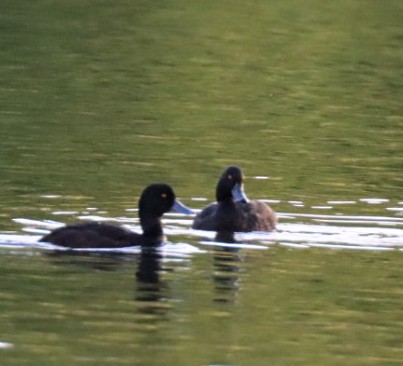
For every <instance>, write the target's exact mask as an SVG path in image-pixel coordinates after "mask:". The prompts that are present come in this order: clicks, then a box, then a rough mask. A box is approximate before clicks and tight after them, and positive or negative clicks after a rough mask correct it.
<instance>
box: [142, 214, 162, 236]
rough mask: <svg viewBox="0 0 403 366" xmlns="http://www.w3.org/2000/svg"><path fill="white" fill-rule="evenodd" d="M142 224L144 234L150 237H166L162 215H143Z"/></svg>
mask: <svg viewBox="0 0 403 366" xmlns="http://www.w3.org/2000/svg"><path fill="white" fill-rule="evenodd" d="M140 224H141V227H142V228H143V236H144V237H146V238H150V239H161V238H163V237H164V233H163V229H162V223H161V218H160V217H155V216H149V215H141V217H140Z"/></svg>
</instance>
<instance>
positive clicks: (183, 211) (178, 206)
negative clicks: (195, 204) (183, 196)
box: [171, 200, 195, 215]
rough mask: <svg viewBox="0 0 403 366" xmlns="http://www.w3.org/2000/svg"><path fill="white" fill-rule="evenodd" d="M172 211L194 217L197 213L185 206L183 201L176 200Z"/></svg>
mask: <svg viewBox="0 0 403 366" xmlns="http://www.w3.org/2000/svg"><path fill="white" fill-rule="evenodd" d="M171 211H175V212H178V213H181V214H184V215H193V214H194V213H195V212H194V211H193V210H192V209H191V208H189V207H187V206H185V205H184V204H183V203H182V202H181V201H178V200H175V202H174V205H173V206H172V209H171Z"/></svg>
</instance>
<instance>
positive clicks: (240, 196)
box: [231, 184, 249, 203]
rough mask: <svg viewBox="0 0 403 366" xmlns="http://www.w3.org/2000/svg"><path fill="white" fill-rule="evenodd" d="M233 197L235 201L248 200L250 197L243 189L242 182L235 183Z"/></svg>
mask: <svg viewBox="0 0 403 366" xmlns="http://www.w3.org/2000/svg"><path fill="white" fill-rule="evenodd" d="M231 193H232V198H233V199H234V201H235V202H245V203H246V202H248V201H249V200H248V197H246V194H245V192H244V190H243V186H242V184H235V186H234V188H232V191H231Z"/></svg>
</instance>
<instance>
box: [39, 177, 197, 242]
mask: <svg viewBox="0 0 403 366" xmlns="http://www.w3.org/2000/svg"><path fill="white" fill-rule="evenodd" d="M138 207H139V217H140V224H141V227H142V229H143V233H142V234H138V233H134V232H131V231H130V230H127V229H125V228H122V227H119V226H115V225H111V224H101V223H97V222H91V223H82V224H81V223H80V224H75V225H68V226H64V227H61V228H59V229H56V230H54V231H52V232H51V233H49V234H48V235H46V236H44V237H43V238H42V239H41V240H40V241H42V242H47V243H53V244H57V245H62V246H65V247H70V248H119V247H127V246H135V245H141V246H145V247H153V246H157V245H159V244H161V243H163V242H164V241H165V236H164V233H163V228H162V223H161V217H162V215H163V214H164V213H166V212H169V211H171V210H174V211H177V212H180V213H183V214H191V213H192V210H190V209H189V208H187V207H186V206H184V205H183V204H182V203H180V202H179V201H178V200H177V199H176V197H175V193H174V191H173V189H172V188H171V187H170V186H169V185H167V184H151V185H149V186H148V187H146V188H145V189H144V191H143V193H142V194H141V197H140V200H139V205H138Z"/></svg>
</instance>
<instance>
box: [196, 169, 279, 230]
mask: <svg viewBox="0 0 403 366" xmlns="http://www.w3.org/2000/svg"><path fill="white" fill-rule="evenodd" d="M243 180H244V176H243V173H242V170H241V168H239V167H238V166H229V167H227V168H226V169H225V170H224V172H223V173H222V175H221V177H220V179H219V180H218V183H217V186H216V201H217V202H215V203H211V204H210V205H208V206H207V207H205V208H204V209H203V210H202V211H200V212H199V213H198V214H197V215H196V217H195V219H194V221H193V225H192V228H193V229H196V230H207V231H217V232H250V231H274V230H276V223H277V218H276V213H275V212H274V211H273V209H272V208H271V207H269V206H268V205H266V204H265V203H264V202H262V201H257V200H249V199H248V198H247V196H246V194H245V191H244V189H243Z"/></svg>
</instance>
